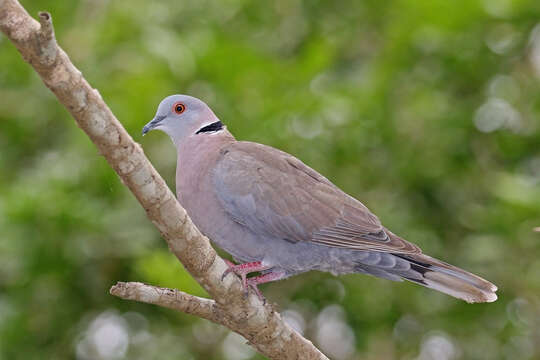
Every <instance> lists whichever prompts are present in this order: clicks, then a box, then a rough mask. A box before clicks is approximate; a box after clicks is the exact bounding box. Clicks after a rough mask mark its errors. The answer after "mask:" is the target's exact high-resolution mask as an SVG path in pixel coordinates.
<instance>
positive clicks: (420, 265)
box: [394, 254, 497, 303]
mask: <svg viewBox="0 0 540 360" xmlns="http://www.w3.org/2000/svg"><path fill="white" fill-rule="evenodd" d="M394 256H397V257H399V258H402V259H404V260H407V261H408V262H409V263H410V264H411V270H415V272H416V273H420V274H421V275H422V276H421V277H420V278H419V277H408V276H407V274H403V275H401V274H400V275H401V277H403V278H404V279H406V280H409V281H412V282H414V283H417V284H420V285H423V286H425V287H428V288H430V289H434V290H437V291H440V292H442V293H445V294H448V295H450V296H453V297H455V298H458V299H462V300H465V301H466V302H468V303H478V302H493V301H495V300H497V294H495V292H496V291H497V287H496V286H495V285H493V284H492V283H490V282H489V281H487V280H484V279H482V278H481V277H479V276H476V275H474V274H471V273H470V272H467V271H465V270H462V269H460V268H458V267H456V266H453V265H450V264H447V263H445V262H443V261H440V260H438V259H434V258H432V257H430V256H427V255H424V254H420V255H402V254H394Z"/></svg>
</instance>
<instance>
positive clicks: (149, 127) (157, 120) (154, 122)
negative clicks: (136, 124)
mask: <svg viewBox="0 0 540 360" xmlns="http://www.w3.org/2000/svg"><path fill="white" fill-rule="evenodd" d="M165 118H166V116H156V117H155V118H153V119H152V120H151V121H150V122H149V123H148V124H146V125H144V127H143V129H142V135H143V136H144V135H146V133H147V132H149V131H150V130H152V129H153V128H155V127H156V126H158V125H159V123H160V122H161V121H162V120H163V119H165Z"/></svg>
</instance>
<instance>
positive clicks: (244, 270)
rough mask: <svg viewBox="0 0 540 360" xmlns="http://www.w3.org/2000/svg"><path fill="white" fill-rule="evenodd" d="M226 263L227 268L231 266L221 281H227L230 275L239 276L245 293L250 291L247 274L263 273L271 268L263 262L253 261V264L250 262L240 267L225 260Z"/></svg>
mask: <svg viewBox="0 0 540 360" xmlns="http://www.w3.org/2000/svg"><path fill="white" fill-rule="evenodd" d="M225 262H226V263H227V266H229V268H228V269H227V270H225V271H224V272H223V275H221V280H223V279H225V276H227V275H229V274H230V273H234V274H236V275H239V276H240V278H241V279H242V286H243V287H244V291H246V292H247V289H248V283H247V274H249V273H252V272H256V271H263V270H268V269H270V267H269V266H265V265H263V264H262V262H260V261H253V262H248V263H244V264H238V265H235V264H234V263H232V262H230V261H229V260H225ZM263 276H264V275H263ZM269 281H271V280H269Z"/></svg>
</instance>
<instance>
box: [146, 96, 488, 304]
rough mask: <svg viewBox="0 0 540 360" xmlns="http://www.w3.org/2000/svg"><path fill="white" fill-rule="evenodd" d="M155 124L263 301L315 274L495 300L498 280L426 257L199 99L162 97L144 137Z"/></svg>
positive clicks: (199, 215)
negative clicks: (268, 288)
mask: <svg viewBox="0 0 540 360" xmlns="http://www.w3.org/2000/svg"><path fill="white" fill-rule="evenodd" d="M154 129H157V130H161V131H163V132H165V133H166V134H167V135H169V137H170V138H171V139H172V142H173V143H174V145H175V146H176V150H177V168H176V191H177V197H178V201H179V202H180V204H181V205H182V206H183V207H184V208H185V209H186V211H187V213H188V214H189V216H190V217H191V219H192V221H193V223H194V224H195V225H196V226H197V227H198V228H199V229H200V230H201V232H202V233H203V234H205V235H206V236H207V237H208V238H210V240H211V241H212V242H213V243H214V244H216V245H217V246H218V247H220V248H222V249H223V250H224V251H225V252H227V253H229V254H230V255H231V256H232V257H233V259H234V260H235V261H237V262H239V264H237V265H235V264H234V263H232V262H230V261H227V264H228V269H227V270H226V271H225V273H224V274H223V277H225V276H227V274H230V273H234V274H236V275H238V276H239V277H240V278H241V281H242V285H243V287H244V291H245V292H246V293H247V292H248V290H249V289H253V291H254V292H255V293H256V294H257V295H258V296H259V297H261V298H262V294H261V292H260V290H259V289H258V287H257V285H259V284H263V283H267V282H271V281H277V280H282V279H285V278H288V277H290V276H293V275H297V274H301V273H304V272H307V271H311V270H316V271H324V272H330V273H332V274H334V275H341V274H350V273H361V274H368V275H373V276H376V277H379V278H384V279H388V280H394V281H403V280H407V281H410V282H413V283H416V284H419V285H423V286H425V287H427V288H430V289H434V290H437V291H440V292H442V293H445V294H448V295H450V296H453V297H455V298H458V299H462V300H465V301H467V302H469V303H475V302H493V301H495V300H496V299H497V295H496V293H495V292H496V291H497V287H496V286H495V285H493V284H492V283H490V282H489V281H487V280H484V279H482V278H481V277H479V276H477V275H474V274H472V273H469V272H467V271H465V270H462V269H460V268H458V267H456V266H453V265H450V264H447V263H445V262H443V261H441V260H438V259H435V258H432V257H430V256H428V255H425V254H423V253H422V250H421V249H420V248H419V247H418V246H416V245H415V244H413V243H411V242H408V241H406V240H404V239H403V238H401V237H399V236H398V235H396V234H394V233H392V232H391V231H390V230H388V229H387V228H385V227H384V226H383V225H382V224H381V221H380V220H379V218H378V217H377V216H375V215H374V214H373V213H372V212H371V211H370V210H369V209H368V208H367V207H366V206H365V205H364V204H362V203H361V202H360V201H359V200H357V199H355V198H353V197H352V196H350V195H348V194H346V193H345V192H344V191H342V190H340V189H339V188H338V187H337V186H336V185H334V184H333V183H332V182H330V181H329V180H328V179H327V178H325V177H324V176H323V175H321V174H319V173H318V172H317V171H315V170H313V169H312V168H310V167H309V166H307V165H306V164H304V163H303V162H302V161H300V160H299V159H297V158H296V157H294V156H292V155H290V154H287V153H285V152H283V151H280V150H278V149H275V148H273V147H270V146H266V145H262V144H258V143H254V142H248V141H237V140H236V139H235V138H234V136H233V135H232V134H231V133H230V132H229V131H228V130H227V127H226V126H225V125H224V124H223V123H222V122H221V121H220V120H219V118H218V117H217V116H216V115H215V114H214V112H213V111H212V110H211V109H210V108H209V107H208V106H207V105H206V104H205V103H204V102H203V101H201V100H199V99H197V98H194V97H191V96H187V95H171V96H168V97H166V98H165V99H164V100H163V101H161V103H160V104H159V106H158V108H157V111H156V115H155V116H154V118H153V119H152V120H151V121H150V122H149V123H148V124H146V125H145V126H144V128H143V132H142V133H143V135H145V134H146V133H147V132H149V131H150V130H154ZM251 273H258V275H257V276H249V277H248V274H251Z"/></svg>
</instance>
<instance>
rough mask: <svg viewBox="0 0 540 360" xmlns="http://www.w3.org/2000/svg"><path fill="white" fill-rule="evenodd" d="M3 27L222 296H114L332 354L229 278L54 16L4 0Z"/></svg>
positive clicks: (135, 290) (259, 343) (143, 289)
mask: <svg viewBox="0 0 540 360" xmlns="http://www.w3.org/2000/svg"><path fill="white" fill-rule="evenodd" d="M0 30H1V31H2V32H3V33H4V34H5V35H6V37H7V38H8V39H9V40H10V41H11V42H12V43H13V44H14V45H15V47H16V48H17V50H18V51H19V52H20V53H21V55H22V57H23V59H24V60H25V61H27V62H28V63H29V64H30V65H31V66H32V67H33V68H34V70H35V71H36V72H37V73H38V74H39V76H40V77H41V79H42V80H43V82H44V84H45V85H46V86H47V87H48V88H49V89H50V90H51V91H52V92H53V93H54V94H55V95H56V97H57V98H58V100H59V101H60V102H61V103H62V104H63V105H64V106H65V107H66V109H67V110H68V111H69V112H70V113H71V115H72V116H73V118H74V119H75V121H76V123H77V125H78V126H79V127H80V128H81V129H82V130H83V131H84V132H85V133H86V134H87V135H88V136H89V138H90V139H91V140H92V142H93V143H94V144H95V146H96V147H97V149H98V151H99V152H100V153H101V154H102V155H103V156H104V157H105V159H106V160H107V162H108V163H109V164H110V165H111V167H112V168H113V169H114V170H115V171H116V173H117V174H118V176H119V177H120V179H121V181H122V182H123V183H124V184H125V185H126V186H127V187H128V188H129V189H130V191H131V192H132V193H133V195H134V196H135V197H136V198H137V200H138V201H139V203H140V204H141V206H142V207H143V208H144V209H145V211H146V214H147V216H148V218H149V219H150V221H151V222H152V223H153V224H154V225H155V226H156V227H157V228H158V230H159V232H160V233H161V235H162V236H163V238H164V239H165V240H166V241H167V244H168V245H169V249H170V250H171V252H172V253H173V254H174V255H175V256H176V257H177V258H178V260H179V261H180V262H181V263H182V264H183V265H184V267H185V268H186V269H187V270H188V271H189V273H190V274H191V275H192V276H193V277H194V278H195V280H197V281H198V282H199V283H200V284H201V285H202V286H203V287H204V288H205V289H206V291H207V292H208V293H209V294H210V296H211V297H212V298H213V299H214V300H212V299H203V298H200V297H196V296H193V295H189V294H186V293H184V292H181V291H178V290H172V289H166V288H160V287H156V286H151V285H145V284H142V283H118V284H116V285H115V286H113V287H112V288H111V290H110V292H111V294H113V295H115V296H118V297H120V298H123V299H127V300H135V301H141V302H145V303H149V304H155V305H159V306H163V307H167V308H170V309H174V310H178V311H182V312H185V313H188V314H192V315H195V316H198V317H201V318H204V319H207V320H210V321H213V322H215V323H218V324H221V325H224V326H226V327H228V328H229V329H231V330H233V331H235V332H237V333H239V334H240V335H242V336H244V337H245V338H246V339H247V340H248V343H249V344H250V345H251V346H253V347H254V348H255V349H256V350H258V351H259V352H260V353H262V354H263V355H265V356H267V357H269V358H271V359H280V360H281V359H309V360H311V359H328V358H327V357H326V356H324V355H323V354H322V353H321V352H320V351H319V350H318V349H317V348H316V347H315V346H314V345H313V344H312V343H311V342H310V341H309V340H307V339H305V338H303V337H302V336H301V335H300V334H298V333H297V332H296V331H294V330H293V329H292V328H291V327H290V326H288V325H287V324H286V323H285V322H284V321H283V320H282V319H281V316H280V315H279V313H278V312H276V311H274V310H273V309H272V307H271V306H270V305H269V304H266V305H265V304H263V302H262V301H261V300H260V299H259V298H258V297H257V296H256V295H254V294H251V295H250V296H249V297H247V298H246V297H244V296H243V290H242V284H241V282H240V280H239V279H238V278H237V277H233V276H229V277H227V278H225V279H224V280H223V281H221V276H222V274H223V273H224V272H225V270H226V269H227V265H226V264H225V262H224V261H223V260H222V259H221V258H220V257H219V256H218V255H217V253H216V252H215V250H214V249H213V248H212V247H211V245H210V242H209V240H208V239H207V238H206V237H205V236H203V235H202V234H201V233H200V231H199V230H198V229H197V228H196V227H195V225H194V224H193V223H192V221H191V219H190V218H189V216H188V215H187V213H186V211H185V210H184V209H183V208H182V206H181V205H180V204H179V203H178V201H177V200H176V198H175V196H174V195H173V194H172V192H171V191H170V189H169V188H168V187H167V185H166V183H165V181H164V180H163V179H162V178H161V176H160V175H159V174H158V172H157V171H156V170H155V169H154V167H153V166H152V164H151V163H150V162H149V161H148V159H147V158H146V156H145V155H144V152H143V151H142V149H141V147H140V145H139V144H137V143H135V142H134V141H133V139H132V138H131V136H130V135H129V134H128V133H127V132H126V130H125V129H124V127H123V126H122V124H120V122H119V121H118V120H117V119H116V117H115V116H114V115H113V113H112V112H111V110H110V109H109V108H108V106H107V105H106V104H105V102H104V101H103V99H102V98H101V96H100V95H99V93H98V91H97V90H95V89H93V88H92V87H91V86H90V84H89V83H88V82H87V81H86V80H85V79H84V77H83V76H82V74H81V72H80V71H79V70H78V69H77V68H76V67H75V66H74V65H73V64H72V63H71V61H70V59H69V57H68V55H67V54H66V53H65V52H64V51H63V50H62V49H61V48H60V47H59V46H58V45H57V43H56V39H55V36H54V29H53V25H52V17H51V15H50V14H49V13H47V12H40V13H39V22H38V21H36V20H34V19H33V18H32V17H30V16H29V15H28V13H27V12H26V10H25V9H24V8H23V7H22V6H21V5H20V4H19V2H18V1H17V0H0Z"/></svg>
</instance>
